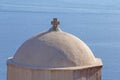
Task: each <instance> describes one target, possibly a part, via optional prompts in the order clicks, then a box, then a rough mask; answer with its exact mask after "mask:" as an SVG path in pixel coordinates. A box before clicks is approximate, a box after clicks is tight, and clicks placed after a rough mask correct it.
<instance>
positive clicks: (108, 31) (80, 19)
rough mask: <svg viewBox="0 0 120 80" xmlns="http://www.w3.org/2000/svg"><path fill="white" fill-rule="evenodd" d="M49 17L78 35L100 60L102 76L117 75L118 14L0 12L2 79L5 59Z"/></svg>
mask: <svg viewBox="0 0 120 80" xmlns="http://www.w3.org/2000/svg"><path fill="white" fill-rule="evenodd" d="M53 17H57V18H59V20H60V22H61V25H60V28H61V29H62V30H63V31H66V32H69V33H71V34H74V35H76V36H77V37H79V38H80V39H82V40H83V41H84V42H85V43H87V45H88V46H89V47H90V48H91V50H92V51H93V53H94V55H95V56H96V57H100V58H101V59H102V60H103V64H104V67H103V70H102V79H103V80H119V79H120V76H119V74H120V62H119V61H120V58H119V57H120V14H112V13H111V14H104V13H52V12H37V13H34V12H0V80H6V60H7V58H8V57H10V56H12V55H14V54H15V52H16V50H17V49H18V47H19V46H20V45H21V44H22V43H23V42H24V41H25V40H26V39H28V38H29V37H31V36H32V35H34V34H36V33H39V32H42V31H46V30H48V29H49V28H50V27H51V25H50V21H51V20H52V18H53Z"/></svg>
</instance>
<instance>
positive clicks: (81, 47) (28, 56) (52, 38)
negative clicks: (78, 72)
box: [12, 29, 96, 68]
mask: <svg viewBox="0 0 120 80" xmlns="http://www.w3.org/2000/svg"><path fill="white" fill-rule="evenodd" d="M12 61H13V62H14V63H16V64H19V65H21V66H30V67H38V68H65V67H78V66H88V65H92V64H95V63H96V58H95V57H94V55H93V53H92V51H91V50H90V49H89V47H88V46H87V45H86V44H85V43H84V42H83V41H82V40H80V39H79V38H77V37H75V36H74V35H72V34H69V33H66V32H63V31H61V30H59V29H57V31H55V30H53V29H50V30H49V31H47V32H43V33H40V34H38V35H35V36H33V37H32V38H30V39H28V40H27V41H25V42H24V43H23V44H22V46H21V47H20V48H19V49H18V50H17V52H16V54H15V55H14V56H13V58H12Z"/></svg>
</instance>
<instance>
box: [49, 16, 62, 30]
mask: <svg viewBox="0 0 120 80" xmlns="http://www.w3.org/2000/svg"><path fill="white" fill-rule="evenodd" d="M59 24H60V22H59V21H58V20H57V18H53V21H51V25H52V26H53V28H52V29H53V30H54V31H58V30H59V29H58V25H59Z"/></svg>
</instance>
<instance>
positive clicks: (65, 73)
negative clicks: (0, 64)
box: [7, 64, 101, 80]
mask: <svg viewBox="0 0 120 80" xmlns="http://www.w3.org/2000/svg"><path fill="white" fill-rule="evenodd" d="M7 80H101V67H94V68H87V69H83V70H79V69H78V70H39V69H27V68H23V67H19V66H15V65H12V64H8V65H7Z"/></svg>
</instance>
